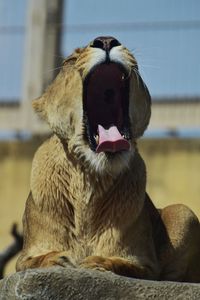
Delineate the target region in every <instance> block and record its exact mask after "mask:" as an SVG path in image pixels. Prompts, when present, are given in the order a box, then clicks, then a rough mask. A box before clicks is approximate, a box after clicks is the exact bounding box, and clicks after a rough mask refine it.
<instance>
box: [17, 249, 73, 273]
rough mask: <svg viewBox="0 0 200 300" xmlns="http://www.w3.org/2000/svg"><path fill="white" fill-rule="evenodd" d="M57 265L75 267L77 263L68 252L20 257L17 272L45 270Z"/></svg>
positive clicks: (52, 252)
mask: <svg viewBox="0 0 200 300" xmlns="http://www.w3.org/2000/svg"><path fill="white" fill-rule="evenodd" d="M56 265H58V266H62V267H67V266H73V267H75V263H74V262H73V261H72V260H71V259H70V258H69V256H68V252H66V251H51V252H48V253H45V254H43V255H38V256H23V255H22V256H20V257H19V259H18V261H17V265H16V270H17V271H23V270H25V269H33V268H45V267H51V266H56Z"/></svg>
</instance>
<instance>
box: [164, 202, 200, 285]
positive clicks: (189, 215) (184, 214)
mask: <svg viewBox="0 0 200 300" xmlns="http://www.w3.org/2000/svg"><path fill="white" fill-rule="evenodd" d="M161 217H162V220H163V222H164V224H165V227H166V230H167V233H168V236H169V241H168V243H167V244H165V245H161V249H160V253H161V254H160V259H161V269H162V274H161V279H162V280H176V281H191V282H200V224H199V220H198V218H197V217H196V215H195V214H194V213H193V212H192V211H191V210H190V209H189V208H188V207H186V206H185V205H181V204H177V205H170V206H168V207H166V208H164V209H163V210H162V211H161ZM194 262H195V263H194Z"/></svg>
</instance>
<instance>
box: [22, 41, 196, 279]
mask: <svg viewBox="0 0 200 300" xmlns="http://www.w3.org/2000/svg"><path fill="white" fill-rule="evenodd" d="M113 49H114V50H113V51H112V50H111V51H112V55H113V57H114V58H113V60H116V61H118V62H121V63H122V64H123V66H124V68H125V69H126V70H127V73H128V74H129V77H130V96H129V117H130V122H131V131H132V140H131V149H130V151H128V152H125V153H121V154H117V155H116V157H113V158H108V157H107V156H106V155H105V153H99V154H97V153H94V152H93V151H92V150H91V149H90V148H89V146H88V143H87V142H86V141H85V140H84V139H83V121H82V120H83V110H82V94H83V81H84V79H85V77H86V76H87V74H88V73H89V72H90V70H91V68H92V67H93V66H94V65H95V64H97V63H100V62H102V59H103V55H104V53H103V52H102V51H103V50H101V49H95V48H92V47H90V45H89V46H87V47H85V48H81V49H77V50H76V51H75V52H74V53H73V54H72V55H71V56H69V57H68V58H67V59H66V60H65V62H64V64H63V68H62V70H61V72H60V73H59V75H58V76H57V78H56V79H55V81H54V82H53V83H52V84H51V85H50V87H49V88H48V89H47V91H46V92H45V93H44V95H43V96H42V97H41V98H39V99H37V100H35V101H34V102H33V107H34V109H35V111H36V112H37V113H39V114H40V115H41V116H42V118H44V119H45V120H46V121H47V122H48V123H49V125H50V127H51V129H52V131H53V132H54V134H53V136H52V137H51V138H50V139H49V140H47V141H46V142H45V143H44V144H43V145H42V146H41V147H40V148H39V149H38V151H37V153H36V155H35V157H34V161H33V167H32V174H31V192H30V195H29V197H28V200H27V203H26V209H25V213H24V218H23V224H24V247H23V251H22V254H21V256H20V257H19V259H18V262H17V270H18V271H19V270H24V269H27V268H35V267H48V266H51V265H56V264H57V265H61V266H67V265H69V264H71V265H73V266H78V265H80V266H81V267H85V268H94V269H99V270H110V271H113V272H115V273H117V274H120V275H125V276H131V277H137V278H146V279H163V280H164V279H168V280H179V281H184V280H185V281H194V282H200V263H199V261H200V249H199V248H200V244H199V243H200V228H199V227H200V226H199V221H198V219H197V217H196V216H195V215H194V214H193V212H191V211H190V209H189V208H186V207H185V206H183V205H174V206H170V207H167V208H165V209H163V210H162V211H157V210H156V208H155V207H154V205H153V203H152V202H151V200H150V199H149V197H148V195H147V194H146V193H145V189H146V170H145V164H144V162H143V160H142V158H141V157H140V155H139V153H138V150H137V147H136V139H137V138H138V137H139V136H141V135H142V134H143V132H144V130H145V129H146V127H147V125H148V122H149V118H150V96H149V93H148V90H147V88H146V86H145V84H144V83H143V81H142V79H141V77H140V75H139V72H138V67H137V62H136V60H135V58H134V57H133V55H132V54H131V53H130V52H129V51H128V50H127V49H126V48H125V47H123V46H118V47H115V48H113ZM160 176H162V174H160Z"/></svg>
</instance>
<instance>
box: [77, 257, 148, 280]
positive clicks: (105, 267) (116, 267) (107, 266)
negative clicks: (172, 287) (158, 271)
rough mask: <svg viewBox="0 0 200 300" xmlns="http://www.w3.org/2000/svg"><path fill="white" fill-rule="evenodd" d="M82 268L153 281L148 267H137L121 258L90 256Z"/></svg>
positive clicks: (83, 262) (81, 264)
mask: <svg viewBox="0 0 200 300" xmlns="http://www.w3.org/2000/svg"><path fill="white" fill-rule="evenodd" d="M80 266H81V267H83V268H88V269H95V270H100V271H111V272H113V273H115V274H118V275H121V276H127V277H135V278H145V279H147V278H148V279H153V277H152V275H151V273H152V272H151V270H149V269H148V267H146V268H145V267H143V266H137V265H136V264H134V263H133V262H131V260H128V259H124V258H121V257H115V256H111V257H102V256H88V257H86V258H85V259H84V260H83V261H82V262H81V263H80Z"/></svg>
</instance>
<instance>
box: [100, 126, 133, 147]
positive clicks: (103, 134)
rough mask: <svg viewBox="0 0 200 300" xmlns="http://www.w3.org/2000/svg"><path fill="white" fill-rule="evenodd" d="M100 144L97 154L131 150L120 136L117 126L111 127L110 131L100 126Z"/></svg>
mask: <svg viewBox="0 0 200 300" xmlns="http://www.w3.org/2000/svg"><path fill="white" fill-rule="evenodd" d="M98 133H99V144H98V146H97V149H96V152H97V153H99V152H117V151H122V150H129V149H130V144H129V142H128V141H127V140H125V139H124V138H123V137H122V135H121V134H120V132H119V130H118V129H117V127H116V126H111V127H110V128H109V129H108V130H107V129H105V128H103V126H101V125H98Z"/></svg>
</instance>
